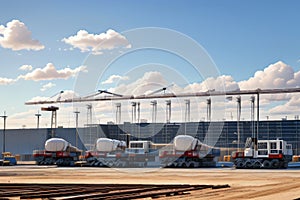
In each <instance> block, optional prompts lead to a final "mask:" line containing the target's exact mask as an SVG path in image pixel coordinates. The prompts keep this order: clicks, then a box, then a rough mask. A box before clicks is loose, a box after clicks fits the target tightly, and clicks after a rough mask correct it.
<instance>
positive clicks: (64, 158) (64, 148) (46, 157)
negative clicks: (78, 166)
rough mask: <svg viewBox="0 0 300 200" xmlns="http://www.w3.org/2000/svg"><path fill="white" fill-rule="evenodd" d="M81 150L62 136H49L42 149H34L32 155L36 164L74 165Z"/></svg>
mask: <svg viewBox="0 0 300 200" xmlns="http://www.w3.org/2000/svg"><path fill="white" fill-rule="evenodd" d="M81 154H82V150H79V149H78V148H77V147H74V146H72V145H71V144H70V143H69V142H67V141H66V140H64V139H62V138H51V139H48V140H47V141H46V142H45V149H44V150H34V151H33V157H34V160H35V161H36V163H37V164H38V165H58V166H74V164H75V162H76V161H79V157H80V155H81Z"/></svg>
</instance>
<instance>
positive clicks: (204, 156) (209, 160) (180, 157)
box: [160, 135, 220, 168]
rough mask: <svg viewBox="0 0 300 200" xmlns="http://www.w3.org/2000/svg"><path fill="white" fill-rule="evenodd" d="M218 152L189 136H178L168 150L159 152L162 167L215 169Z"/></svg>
mask: <svg viewBox="0 0 300 200" xmlns="http://www.w3.org/2000/svg"><path fill="white" fill-rule="evenodd" d="M219 156H220V150H219V149H216V148H213V147H210V146H208V145H205V144H203V143H202V142H200V140H198V139H196V138H194V137H192V136H190V135H178V136H176V137H175V138H174V140H173V146H172V148H171V149H169V150H165V151H161V153H160V160H161V165H162V167H176V168H197V167H215V166H216V162H217V160H218V157H219Z"/></svg>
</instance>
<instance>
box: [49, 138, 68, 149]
mask: <svg viewBox="0 0 300 200" xmlns="http://www.w3.org/2000/svg"><path fill="white" fill-rule="evenodd" d="M68 145H69V143H68V142H67V141H66V140H64V139H62V138H51V139H49V140H47V141H46V142H45V150H46V151H52V152H57V151H65V150H66V149H67V147H68Z"/></svg>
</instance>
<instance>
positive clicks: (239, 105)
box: [236, 96, 241, 151]
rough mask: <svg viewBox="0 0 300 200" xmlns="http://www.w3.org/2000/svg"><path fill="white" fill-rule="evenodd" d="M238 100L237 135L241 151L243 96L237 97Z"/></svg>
mask: <svg viewBox="0 0 300 200" xmlns="http://www.w3.org/2000/svg"><path fill="white" fill-rule="evenodd" d="M236 102H237V136H238V141H237V147H238V151H240V142H241V138H240V137H241V136H240V119H241V97H240V96H238V97H237V98H236Z"/></svg>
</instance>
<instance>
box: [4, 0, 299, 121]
mask: <svg viewBox="0 0 300 200" xmlns="http://www.w3.org/2000/svg"><path fill="white" fill-rule="evenodd" d="M299 4H300V3H299V1H292V0H290V1H271V0H264V1H231V0H228V1H201V0H200V1H155V0H151V1H134V0H131V1H99V0H94V1H44V2H41V1H13V0H12V1H1V8H2V9H1V17H0V26H1V25H2V26H4V27H6V26H7V23H8V22H11V21H12V20H19V21H20V22H22V23H24V24H25V25H26V27H27V28H28V30H29V31H30V32H31V34H32V35H31V36H32V39H34V40H38V41H39V42H40V44H42V45H43V46H44V48H43V49H41V50H13V49H11V48H4V47H3V45H2V46H0V60H1V62H0V68H1V73H0V77H1V78H9V79H16V78H17V77H18V76H19V75H21V74H23V75H24V74H26V73H29V71H22V70H20V69H19V68H20V67H21V66H22V65H31V66H32V68H33V69H31V70H34V69H37V68H41V69H42V68H44V67H45V66H46V65H47V64H48V63H53V65H54V66H55V67H56V69H57V70H62V69H65V68H67V67H69V68H70V69H76V68H78V67H80V66H82V65H84V63H85V61H86V59H87V58H88V56H89V54H90V53H91V52H88V51H87V52H81V51H80V50H79V49H78V48H76V47H73V48H72V49H71V50H70V48H71V47H72V45H70V44H67V43H66V42H63V41H62V39H63V38H69V37H70V36H75V35H76V33H77V32H78V31H79V30H85V31H87V32H88V33H90V34H100V33H105V32H106V31H107V30H109V29H112V30H114V31H116V32H118V33H120V34H121V35H122V32H124V31H125V32H126V31H128V30H131V29H136V28H143V27H161V28H166V29H170V30H174V31H177V32H180V33H182V34H185V35H186V36H188V37H190V38H191V39H193V40H195V41H196V42H197V43H199V44H200V45H201V46H202V47H203V48H204V49H205V50H206V51H207V53H208V54H209V55H210V56H211V58H212V60H213V61H214V62H215V64H216V66H217V68H218V70H219V71H220V75H228V76H230V77H231V78H232V80H233V82H236V83H237V82H242V81H247V80H249V79H250V78H251V77H253V76H254V75H255V73H256V72H257V71H260V70H264V69H265V68H267V67H268V66H269V65H271V64H274V63H277V62H278V61H282V62H283V63H284V64H285V65H287V66H288V67H289V69H290V68H291V69H292V70H293V72H294V73H296V72H298V71H299V69H300V61H299V60H300V51H299V49H300V48H299V47H300V40H299V35H300V28H299V19H300V13H299V7H300V5H299ZM125 35H126V34H125ZM0 37H1V34H0ZM145 39H146V38H145ZM129 42H130V41H129ZM64 49H66V50H64ZM121 61H122V62H119V63H116V64H115V67H114V68H113V69H112V70H110V71H109V72H108V73H107V74H105V76H104V77H103V80H99V81H100V82H101V81H105V79H108V78H109V77H110V76H111V75H120V76H125V75H126V74H130V73H129V71H130V70H132V69H131V67H133V66H137V65H141V64H143V62H144V63H151V62H152V63H162V64H163V65H166V66H172V67H174V69H176V70H177V71H178V72H179V73H183V74H184V77H185V78H187V79H188V80H189V82H188V83H187V84H189V83H194V82H198V83H199V82H201V81H203V80H200V79H198V77H197V76H195V75H194V73H193V70H188V67H187V66H189V64H188V63H186V62H185V61H183V60H181V59H178V58H176V57H174V56H172V55H169V54H168V53H162V54H161V53H159V52H156V51H146V52H137V53H136V54H133V55H128V57H127V59H126V58H124V59H123V60H121ZM185 67H186V70H182V68H185ZM285 67H286V66H284V67H283V68H284V69H285ZM142 73H145V71H143V72H141V74H134V73H131V74H132V76H133V75H135V76H136V77H135V80H136V79H138V78H139V77H142V76H143V74H142ZM130 80H133V79H132V78H131V79H129V80H127V82H126V80H125V79H124V80H123V81H125V82H124V83H127V84H129V83H130ZM284 80H285V79H284ZM297 80H298V79H297ZM50 82H51V83H52V84H53V85H55V86H52V87H49V88H48V89H45V90H44V91H41V88H42V87H43V85H46V84H49V83H50ZM75 82H76V79H75V78H74V77H69V78H68V79H67V80H65V79H52V80H39V81H36V80H25V79H20V80H18V81H16V82H15V83H12V84H8V85H7V84H5V85H4V84H3V85H0V91H1V93H2V98H1V100H0V103H1V106H0V112H1V111H2V110H3V111H4V110H6V112H7V114H8V115H9V116H12V117H13V119H15V120H17V119H18V117H15V118H14V115H18V113H26V112H27V111H28V110H29V109H32V107H28V106H25V105H24V102H25V101H27V100H30V99H32V98H34V97H37V96H39V97H47V96H48V97H49V96H52V95H53V94H55V93H56V92H57V91H60V90H72V89H73V87H74V84H75ZM248 85H250V84H248ZM299 85H300V84H299ZM105 86H106V87H107V88H103V89H109V88H112V87H114V86H115V85H114V84H111V85H102V86H101V87H105ZM255 86H256V87H259V85H255ZM255 86H253V87H255ZM268 86H269V87H276V85H266V86H265V87H268ZM277 86H279V87H280V85H277ZM293 86H298V85H297V84H293ZM181 87H184V86H181ZM249 87H250V86H249ZM153 89H155V88H153ZM253 89H255V88H253ZM117 91H118V90H117ZM88 92H91V91H88ZM88 92H87V93H88ZM283 103H286V102H283ZM35 109H37V108H35ZM31 118H32V116H31ZM22 123H25V122H22ZM10 126H11V127H13V126H16V127H20V124H18V123H16V122H14V123H13V122H11V125H10Z"/></svg>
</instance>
